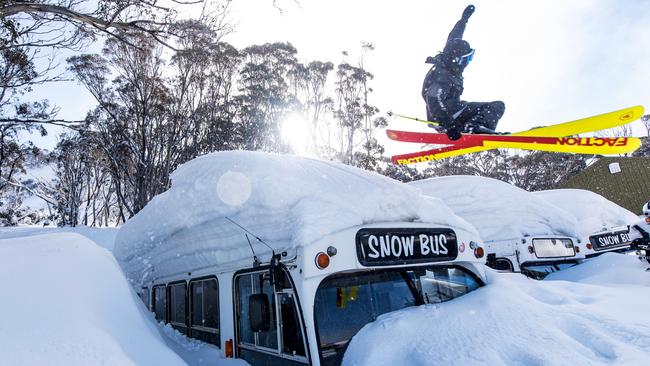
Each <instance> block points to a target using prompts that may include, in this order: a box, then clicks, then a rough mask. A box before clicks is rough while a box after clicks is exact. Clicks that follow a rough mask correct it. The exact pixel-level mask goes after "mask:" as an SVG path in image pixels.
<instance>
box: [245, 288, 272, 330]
mask: <svg viewBox="0 0 650 366" xmlns="http://www.w3.org/2000/svg"><path fill="white" fill-rule="evenodd" d="M248 319H249V320H250V327H251V331H253V332H266V331H268V330H269V329H271V310H270V306H269V297H268V296H267V295H266V294H252V295H250V296H249V297H248Z"/></svg>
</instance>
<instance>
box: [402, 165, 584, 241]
mask: <svg viewBox="0 0 650 366" xmlns="http://www.w3.org/2000/svg"><path fill="white" fill-rule="evenodd" d="M410 185H411V186H414V187H417V188H420V189H421V190H422V192H423V193H424V194H427V195H430V196H433V197H438V198H440V199H442V200H443V201H444V202H445V203H446V204H447V205H448V206H449V207H450V208H451V209H452V210H453V211H454V212H455V213H456V214H457V215H458V216H460V217H462V218H464V219H465V220H467V221H469V222H470V223H471V224H472V225H474V226H475V227H476V228H477V229H478V231H479V232H480V234H481V238H482V239H483V240H485V241H492V240H502V239H512V238H520V237H523V236H526V235H531V236H532V235H552V234H555V235H567V236H573V237H575V236H576V235H577V232H576V224H577V221H576V218H575V217H573V215H571V214H570V213H569V212H567V211H565V210H562V209H560V208H558V207H557V206H554V205H552V204H550V203H548V202H547V201H546V200H544V199H542V198H541V197H538V196H535V195H533V194H532V193H530V192H527V191H525V190H523V189H521V188H518V187H515V186H513V185H511V184H508V183H505V182H502V181H500V180H496V179H492V178H485V177H476V176H449V177H439V178H430V179H424V180H420V181H415V182H411V183H410Z"/></svg>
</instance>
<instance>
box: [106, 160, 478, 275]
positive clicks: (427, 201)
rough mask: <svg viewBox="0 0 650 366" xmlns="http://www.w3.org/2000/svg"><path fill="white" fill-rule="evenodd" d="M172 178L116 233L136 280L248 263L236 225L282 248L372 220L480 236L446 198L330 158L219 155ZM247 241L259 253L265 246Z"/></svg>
mask: <svg viewBox="0 0 650 366" xmlns="http://www.w3.org/2000/svg"><path fill="white" fill-rule="evenodd" d="M171 179H172V187H171V188H170V189H169V190H168V191H167V192H164V193H163V194H160V195H159V196H157V197H155V198H154V199H153V200H152V201H151V202H149V204H148V205H147V206H146V207H145V208H144V209H143V210H142V211H141V212H140V213H138V214H137V215H136V216H134V217H133V218H132V219H130V220H129V221H128V222H127V223H126V224H125V225H123V226H122V228H121V229H120V231H119V232H118V234H117V238H116V243H115V250H114V254H115V256H116V257H117V258H118V260H119V261H120V262H121V264H122V266H123V268H124V270H125V272H126V273H127V276H128V277H129V278H130V279H132V280H134V281H135V282H136V283H137V282H138V281H146V280H147V279H148V278H149V277H148V276H149V275H150V273H151V271H152V270H155V269H158V270H160V269H161V267H163V268H164V271H165V272H167V273H169V272H170V271H177V272H182V271H188V270H191V269H193V268H200V267H205V266H213V265H219V264H225V263H228V264H232V265H234V264H235V263H237V262H245V263H250V262H251V261H252V256H251V249H250V248H249V244H248V241H247V238H246V236H245V235H244V231H243V230H242V229H241V228H239V227H237V225H241V226H242V227H244V228H246V230H248V231H250V232H251V233H253V234H255V235H256V236H258V237H260V238H262V239H263V240H264V241H265V242H267V243H268V244H269V245H270V246H271V247H273V248H274V249H275V250H276V251H278V252H279V251H283V250H287V251H290V250H292V249H294V248H296V247H297V246H300V245H307V244H309V243H310V241H311V240H315V239H317V238H319V237H321V236H323V235H327V234H330V233H334V232H337V231H339V230H342V229H345V228H348V227H353V226H357V225H363V224H368V223H379V222H389V221H418V222H427V223H432V224H433V225H436V226H441V225H442V226H454V229H455V230H466V231H469V232H471V233H476V231H475V229H474V228H473V227H472V226H471V225H469V224H467V223H466V222H465V221H463V220H462V219H460V218H459V217H457V216H456V215H454V213H453V212H452V211H451V210H450V209H449V208H448V207H447V206H446V205H445V204H444V203H443V202H442V201H440V200H438V199H435V198H430V197H425V196H423V195H421V194H420V191H419V190H418V189H415V188H413V187H409V186H407V185H405V184H402V183H400V182H397V181H395V180H393V179H390V178H387V177H385V176H382V175H379V174H375V173H371V172H368V171H364V170H361V169H357V168H354V167H350V166H346V165H343V164H339V163H334V162H326V161H321V160H314V159H307V158H301V157H296V156H288V155H274V154H267V153H260V152H244V151H229V152H218V153H213V154H209V155H205V156H202V157H199V158H197V159H194V160H192V161H190V162H188V163H185V164H183V165H182V166H180V167H179V168H178V169H177V170H176V171H175V172H174V173H173V174H172V176H171ZM230 220H232V221H230ZM233 221H234V223H233ZM235 223H237V225H236V224H235ZM249 238H250V239H251V241H252V243H253V246H254V248H255V250H256V252H257V254H258V255H260V253H265V252H266V253H268V252H269V250H268V249H267V248H265V246H264V245H260V243H258V242H256V241H254V240H253V238H252V237H251V236H250V235H249ZM158 272H160V271H158Z"/></svg>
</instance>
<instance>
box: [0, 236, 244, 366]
mask: <svg viewBox="0 0 650 366" xmlns="http://www.w3.org/2000/svg"><path fill="white" fill-rule="evenodd" d="M114 232H115V230H111V229H108V230H98V229H89V228H78V229H69V228H67V229H57V228H46V229H43V228H18V229H16V228H14V229H9V228H3V229H2V230H1V231H0V278H2V279H3V280H4V281H3V282H2V286H1V287H0V288H1V289H2V290H1V291H0V292H1V293H2V294H3V296H2V300H1V301H0V313H1V314H3V317H2V321H0V365H12V366H13V365H26V366H33V365H84V366H87V365H184V364H186V363H188V364H191V365H222V364H226V365H242V364H245V363H243V362H241V361H239V360H226V359H224V358H223V355H222V353H221V352H220V351H218V350H217V349H216V348H212V347H210V346H207V345H205V344H202V343H199V342H196V341H192V340H188V339H187V338H185V337H184V336H182V335H180V334H179V333H178V332H176V331H173V330H172V329H171V328H169V327H161V326H160V325H158V324H157V323H156V322H155V320H154V318H153V315H152V314H151V313H149V312H148V311H147V310H146V308H145V307H144V305H143V304H142V301H140V299H139V298H138V297H137V296H136V294H135V293H134V291H133V290H132V289H131V286H130V285H129V284H128V282H127V281H126V279H125V277H124V275H123V274H122V271H121V269H120V267H119V265H118V264H117V262H116V261H115V259H114V257H113V255H112V253H111V252H109V251H108V250H106V249H105V248H103V247H112V238H113V237H114V234H115V233H114ZM89 237H94V238H95V239H96V240H98V241H99V243H98V242H94V241H92V240H90V239H89ZM102 241H104V242H102Z"/></svg>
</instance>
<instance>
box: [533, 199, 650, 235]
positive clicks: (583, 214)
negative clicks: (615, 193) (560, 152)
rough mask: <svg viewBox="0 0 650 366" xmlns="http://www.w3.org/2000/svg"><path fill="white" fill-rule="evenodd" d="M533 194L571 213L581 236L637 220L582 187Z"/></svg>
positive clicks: (627, 212) (619, 207)
mask: <svg viewBox="0 0 650 366" xmlns="http://www.w3.org/2000/svg"><path fill="white" fill-rule="evenodd" d="M533 194H534V195H535V196H537V197H541V198H543V199H544V200H546V201H548V202H550V203H551V204H553V205H555V206H558V207H560V208H562V209H564V210H566V211H568V212H570V213H571V214H573V215H574V216H575V217H576V218H577V220H578V230H579V233H580V235H581V237H586V236H589V235H591V234H593V233H597V232H600V231H605V230H609V229H612V228H615V227H617V226H625V225H632V224H634V223H636V222H637V221H639V217H638V216H637V215H635V214H633V213H632V212H630V211H628V210H626V209H624V208H623V207H621V206H619V205H617V204H615V203H614V202H612V201H610V200H608V199H606V198H605V197H603V196H601V195H599V194H597V193H594V192H591V191H587V190H584V189H555V190H549V191H539V192H533Z"/></svg>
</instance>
